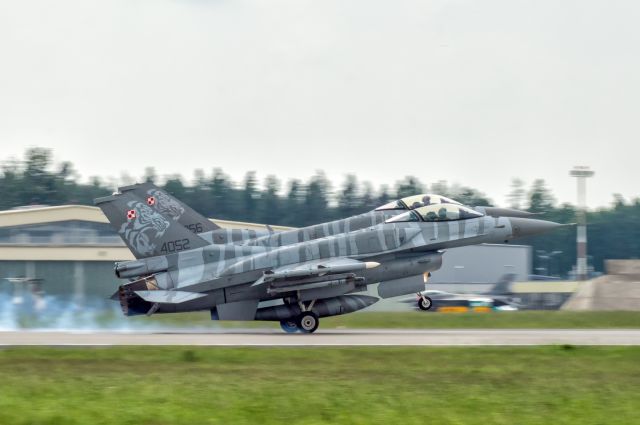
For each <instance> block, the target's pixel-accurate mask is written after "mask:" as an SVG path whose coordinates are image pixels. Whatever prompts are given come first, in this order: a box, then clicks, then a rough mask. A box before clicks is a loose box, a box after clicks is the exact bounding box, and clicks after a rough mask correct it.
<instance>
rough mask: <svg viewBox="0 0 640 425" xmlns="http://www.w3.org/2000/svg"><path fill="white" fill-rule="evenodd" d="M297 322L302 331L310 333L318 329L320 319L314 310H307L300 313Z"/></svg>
mask: <svg viewBox="0 0 640 425" xmlns="http://www.w3.org/2000/svg"><path fill="white" fill-rule="evenodd" d="M296 323H297V324H298V329H299V330H300V332H303V333H307V334H310V333H313V332H315V330H316V329H318V325H319V324H320V320H319V319H318V315H317V314H315V313H314V312H313V311H305V312H303V313H300V315H299V316H298V319H297V321H296Z"/></svg>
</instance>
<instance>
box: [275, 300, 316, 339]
mask: <svg viewBox="0 0 640 425" xmlns="http://www.w3.org/2000/svg"><path fill="white" fill-rule="evenodd" d="M314 303H315V300H314V301H311V303H310V304H309V305H308V306H305V305H304V303H303V302H298V305H299V306H300V312H301V313H300V314H298V316H296V317H294V318H290V319H285V320H281V321H280V327H281V328H282V330H283V331H285V332H286V333H294V332H296V331H300V332H302V333H307V334H310V333H313V332H315V331H316V329H318V325H320V318H319V317H318V315H317V314H316V313H314V312H313V311H311V309H312V308H313V304H314Z"/></svg>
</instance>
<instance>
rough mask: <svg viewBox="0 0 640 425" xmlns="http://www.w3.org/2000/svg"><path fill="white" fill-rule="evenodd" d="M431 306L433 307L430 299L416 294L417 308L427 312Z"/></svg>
mask: <svg viewBox="0 0 640 425" xmlns="http://www.w3.org/2000/svg"><path fill="white" fill-rule="evenodd" d="M432 305H433V301H431V298H429V297H427V296H426V295H423V294H421V293H418V308H419V309H420V310H423V311H427V310H429V309H430V308H431V306H432Z"/></svg>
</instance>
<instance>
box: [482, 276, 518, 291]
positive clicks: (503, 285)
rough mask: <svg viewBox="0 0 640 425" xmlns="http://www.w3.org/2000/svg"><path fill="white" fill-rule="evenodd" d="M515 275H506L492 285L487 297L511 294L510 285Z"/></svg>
mask: <svg viewBox="0 0 640 425" xmlns="http://www.w3.org/2000/svg"><path fill="white" fill-rule="evenodd" d="M516 277H517V275H516V274H515V273H506V274H504V275H503V276H502V277H501V278H500V280H499V281H498V282H497V283H496V284H495V285H493V288H491V290H490V291H489V292H487V295H507V294H510V293H511V284H512V283H513V282H514V281H515V280H516Z"/></svg>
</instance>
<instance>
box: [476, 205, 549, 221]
mask: <svg viewBox="0 0 640 425" xmlns="http://www.w3.org/2000/svg"><path fill="white" fill-rule="evenodd" d="M473 209H474V210H476V211H478V212H481V213H483V214H484V215H488V216H490V217H516V218H532V217H535V216H538V215H540V213H533V212H529V211H522V210H516V209H513V208H498V207H474V208H473Z"/></svg>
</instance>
